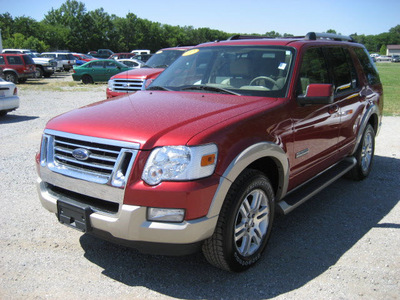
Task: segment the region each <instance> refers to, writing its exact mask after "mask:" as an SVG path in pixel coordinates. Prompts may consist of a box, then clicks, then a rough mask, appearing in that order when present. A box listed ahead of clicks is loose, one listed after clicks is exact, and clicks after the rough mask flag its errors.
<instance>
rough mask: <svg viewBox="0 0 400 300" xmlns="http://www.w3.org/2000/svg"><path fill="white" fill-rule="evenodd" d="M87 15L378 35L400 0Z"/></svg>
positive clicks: (21, 10)
mask: <svg viewBox="0 0 400 300" xmlns="http://www.w3.org/2000/svg"><path fill="white" fill-rule="evenodd" d="M65 2H66V0H35V1H32V0H14V1H12V0H0V14H2V13H5V12H8V13H10V14H11V15H12V16H13V17H14V18H15V17H21V16H26V17H31V18H33V19H35V20H37V21H41V20H42V19H43V18H44V16H45V15H46V14H47V13H48V12H49V11H50V10H51V9H52V8H54V9H58V8H60V6H61V5H62V4H63V3H65ZM79 2H82V3H84V4H85V7H86V10H87V11H92V10H95V9H97V8H101V7H102V8H103V9H104V11H105V12H107V13H108V14H110V15H111V14H115V15H117V16H119V17H125V16H126V14H127V13H133V14H135V15H136V16H137V17H139V18H142V19H147V20H150V21H153V22H159V23H161V24H168V25H178V26H193V27H194V28H200V27H208V28H211V29H217V30H221V31H224V32H227V33H244V34H251V33H258V34H265V33H266V32H270V31H275V32H278V33H280V34H284V33H290V34H293V35H305V34H306V33H307V32H309V31H315V32H325V31H327V30H329V29H334V30H336V32H337V33H340V34H343V35H350V34H353V33H357V34H365V35H371V34H372V35H376V34H380V33H383V32H388V31H389V29H390V28H393V27H395V26H397V25H399V24H400V0H386V1H384V2H379V1H376V0H374V1H372V0H273V1H271V0H240V1H239V0H197V1H196V0H185V1H183V0H147V1H146V0H141V1H137V0H114V1H112V0H81V1H79Z"/></svg>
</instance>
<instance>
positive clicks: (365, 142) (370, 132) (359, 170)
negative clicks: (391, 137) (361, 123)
mask: <svg viewBox="0 0 400 300" xmlns="http://www.w3.org/2000/svg"><path fill="white" fill-rule="evenodd" d="M374 152H375V131H374V129H373V128H372V126H371V125H370V124H368V125H367V127H366V128H365V130H364V133H363V135H362V138H361V141H360V145H358V148H357V151H356V152H355V153H354V157H355V158H356V160H357V163H356V165H355V166H354V168H353V169H351V170H350V172H349V173H348V174H347V177H349V178H351V179H353V180H363V179H365V178H366V177H368V175H369V173H370V172H371V168H372V163H373V160H374Z"/></svg>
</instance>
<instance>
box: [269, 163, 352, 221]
mask: <svg viewBox="0 0 400 300" xmlns="http://www.w3.org/2000/svg"><path fill="white" fill-rule="evenodd" d="M356 163H357V161H356V159H355V158H354V157H347V158H345V159H344V160H342V161H340V162H339V163H337V164H336V165H334V166H333V167H331V168H329V169H327V170H326V171H324V172H322V173H320V174H319V175H317V176H316V177H314V178H313V179H311V180H310V181H308V182H306V183H305V184H303V185H301V186H300V187H298V188H296V189H295V190H293V191H292V192H290V194H288V195H287V196H286V197H285V198H283V200H282V201H280V202H279V203H278V206H277V209H278V211H280V212H281V213H283V214H285V215H286V214H288V213H290V212H291V211H292V210H294V209H295V208H296V207H298V206H299V205H301V204H303V203H304V202H306V201H307V200H308V199H310V198H311V197H313V196H314V195H316V194H317V193H319V192H320V191H322V190H323V189H324V188H326V187H327V186H328V185H330V184H331V183H333V182H335V181H336V180H337V179H339V178H340V177H342V176H343V175H344V174H346V173H347V172H348V171H350V170H351V169H352V168H353V167H354V166H355V164H356Z"/></svg>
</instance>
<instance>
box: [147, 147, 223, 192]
mask: <svg viewBox="0 0 400 300" xmlns="http://www.w3.org/2000/svg"><path fill="white" fill-rule="evenodd" d="M217 154H218V149H217V146H216V145H214V144H209V145H203V146H196V147H187V146H165V147H160V148H156V149H154V150H153V151H152V152H151V154H150V156H149V158H148V160H147V162H146V165H145V167H144V170H143V174H142V179H143V180H144V181H145V182H146V183H147V184H149V185H156V184H159V183H160V182H161V181H184V180H194V179H199V178H203V177H207V176H210V175H211V174H212V173H213V172H214V170H215V166H216V163H217Z"/></svg>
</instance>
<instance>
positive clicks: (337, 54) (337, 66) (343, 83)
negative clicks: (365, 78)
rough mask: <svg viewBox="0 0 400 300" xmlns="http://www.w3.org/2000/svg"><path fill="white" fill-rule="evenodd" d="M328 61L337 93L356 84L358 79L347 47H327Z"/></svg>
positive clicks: (350, 88)
mask: <svg viewBox="0 0 400 300" xmlns="http://www.w3.org/2000/svg"><path fill="white" fill-rule="evenodd" d="M325 51H326V57H327V59H328V61H329V64H330V67H331V72H332V74H333V79H334V83H335V91H336V92H337V93H341V92H346V91H349V90H352V89H354V88H355V87H357V86H358V79H357V75H356V71H355V68H354V65H353V62H352V60H351V57H350V53H349V51H348V49H345V48H341V47H334V48H327V49H325Z"/></svg>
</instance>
